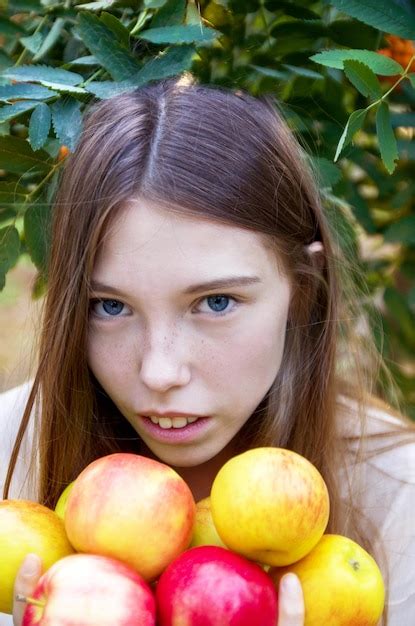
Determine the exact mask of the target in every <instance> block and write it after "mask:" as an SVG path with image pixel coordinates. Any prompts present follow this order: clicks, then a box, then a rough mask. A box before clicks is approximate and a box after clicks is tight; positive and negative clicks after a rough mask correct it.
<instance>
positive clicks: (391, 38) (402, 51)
mask: <svg viewBox="0 0 415 626" xmlns="http://www.w3.org/2000/svg"><path fill="white" fill-rule="evenodd" d="M385 39H386V41H387V42H388V47H387V48H381V49H380V50H378V52H379V54H383V55H384V56H386V57H389V58H391V59H393V60H394V61H397V62H398V63H399V64H400V65H402V67H403V68H404V69H406V67H407V65H408V63H409V62H410V61H411V59H412V57H414V56H415V45H414V42H413V41H410V40H409V39H402V38H401V37H397V36H396V35H386V37H385ZM409 71H410V72H415V59H414V60H413V61H412V63H411V66H410V68H409ZM398 78H399V76H382V78H381V80H382V82H386V83H391V84H393V83H395V82H396V81H397V80H398ZM397 90H398V91H400V90H401V86H400V85H398V87H397Z"/></svg>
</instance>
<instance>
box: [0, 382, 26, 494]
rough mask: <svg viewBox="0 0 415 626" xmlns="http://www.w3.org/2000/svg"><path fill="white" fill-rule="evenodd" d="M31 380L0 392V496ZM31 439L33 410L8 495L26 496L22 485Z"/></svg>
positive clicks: (24, 479) (24, 481)
mask: <svg viewBox="0 0 415 626" xmlns="http://www.w3.org/2000/svg"><path fill="white" fill-rule="evenodd" d="M32 384H33V381H27V382H25V383H23V384H22V385H19V386H18V387H14V388H13V389H9V390H7V391H4V392H3V393H1V394H0V441H1V455H0V498H1V497H2V492H3V487H4V482H5V478H6V474H7V468H8V466H9V462H10V457H11V453H12V450H13V446H14V443H15V440H16V436H17V433H18V430H19V426H20V422H21V419H22V416H23V411H24V409H25V406H26V403H27V401H28V398H29V395H30V391H31V389H32ZM32 440H33V412H32V416H31V419H30V421H29V426H28V429H27V431H26V433H25V437H24V438H23V441H22V446H21V449H20V452H19V457H18V460H17V464H16V470H15V474H14V478H13V482H12V489H11V494H10V497H25V496H28V495H29V491H27V489H26V487H24V485H25V484H26V483H27V481H26V474H27V468H28V467H29V459H30V454H31V442H32ZM27 484H28V483H27Z"/></svg>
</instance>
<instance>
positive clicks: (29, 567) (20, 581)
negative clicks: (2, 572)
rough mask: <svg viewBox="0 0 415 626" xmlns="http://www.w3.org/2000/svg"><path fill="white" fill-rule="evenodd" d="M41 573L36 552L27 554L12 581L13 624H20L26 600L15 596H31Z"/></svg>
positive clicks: (40, 562)
mask: <svg viewBox="0 0 415 626" xmlns="http://www.w3.org/2000/svg"><path fill="white" fill-rule="evenodd" d="M41 574H42V561H41V560H40V558H39V557H38V556H37V555H36V554H28V555H27V556H26V558H25V560H24V561H23V563H22V565H21V567H20V569H19V571H18V572H17V575H16V580H15V581H14V596H13V597H14V602H13V624H14V626H20V625H21V623H22V619H23V613H24V611H25V608H26V602H24V601H19V600H16V596H22V597H23V598H25V597H27V596H31V595H32V594H33V592H34V590H35V587H36V584H37V582H38V580H39V578H40V576H41Z"/></svg>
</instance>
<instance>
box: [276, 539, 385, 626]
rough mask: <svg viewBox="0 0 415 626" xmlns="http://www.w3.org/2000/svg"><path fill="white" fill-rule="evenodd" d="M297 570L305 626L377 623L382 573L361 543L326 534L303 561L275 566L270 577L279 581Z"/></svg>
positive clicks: (381, 601)
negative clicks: (300, 586) (288, 573)
mask: <svg viewBox="0 0 415 626" xmlns="http://www.w3.org/2000/svg"><path fill="white" fill-rule="evenodd" d="M287 572H294V574H297V576H298V577H299V579H300V581H301V585H302V588H303V593H304V604H305V623H304V626H321V625H322V624H324V626H351V625H352V624H358V625H359V626H376V624H377V623H378V621H379V619H380V617H381V615H382V611H383V607H384V603H385V587H384V583H383V579H382V574H381V572H380V570H379V567H378V565H377V563H376V561H375V560H374V559H373V557H372V556H371V555H370V554H368V553H367V552H366V550H364V549H363V548H362V547H361V546H360V545H359V544H358V543H356V542H355V541H352V540H351V539H349V538H348V537H343V536H342V535H330V534H327V535H323V537H322V538H321V539H320V541H319V542H318V544H317V545H316V546H315V547H314V548H313V550H311V552H309V553H308V554H307V556H305V557H304V558H303V559H301V560H300V561H297V563H293V564H292V565H290V566H287V567H278V568H274V567H272V568H271V569H270V570H269V576H270V577H271V578H272V579H273V580H274V582H275V584H278V583H279V581H280V579H281V577H282V576H283V575H284V574H286V573H287Z"/></svg>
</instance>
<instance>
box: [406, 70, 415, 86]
mask: <svg viewBox="0 0 415 626" xmlns="http://www.w3.org/2000/svg"><path fill="white" fill-rule="evenodd" d="M406 77H407V78H409V80H410V82H411V85H412V87H413V88H414V89H415V74H413V73H411V74H407V76H406Z"/></svg>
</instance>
